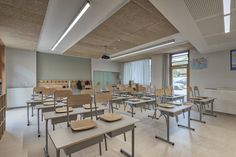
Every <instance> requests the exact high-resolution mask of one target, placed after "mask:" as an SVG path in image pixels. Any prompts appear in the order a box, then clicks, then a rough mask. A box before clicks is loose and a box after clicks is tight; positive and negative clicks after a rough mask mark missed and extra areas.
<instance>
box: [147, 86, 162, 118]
mask: <svg viewBox="0 0 236 157" xmlns="http://www.w3.org/2000/svg"><path fill="white" fill-rule="evenodd" d="M155 95H156V97H155V99H156V103H155V106H154V107H153V108H154V113H153V116H149V117H151V118H152V119H154V118H155V119H159V118H157V106H158V103H157V98H159V99H160V102H161V103H162V98H163V96H164V95H165V90H164V89H156V91H155ZM160 116H161V115H160Z"/></svg>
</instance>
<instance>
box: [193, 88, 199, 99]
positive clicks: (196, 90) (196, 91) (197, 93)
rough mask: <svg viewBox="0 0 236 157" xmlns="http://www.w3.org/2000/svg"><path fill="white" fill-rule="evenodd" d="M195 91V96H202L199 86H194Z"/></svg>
mask: <svg viewBox="0 0 236 157" xmlns="http://www.w3.org/2000/svg"><path fill="white" fill-rule="evenodd" d="M193 92H194V96H195V97H196V96H200V92H199V89H198V86H194V87H193Z"/></svg>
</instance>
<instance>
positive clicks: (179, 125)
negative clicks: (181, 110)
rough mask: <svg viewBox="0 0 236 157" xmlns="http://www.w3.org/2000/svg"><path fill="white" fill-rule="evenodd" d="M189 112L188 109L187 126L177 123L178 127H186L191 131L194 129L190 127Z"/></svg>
mask: <svg viewBox="0 0 236 157" xmlns="http://www.w3.org/2000/svg"><path fill="white" fill-rule="evenodd" d="M190 114H191V110H188V126H185V125H181V124H178V127H182V128H187V129H190V130H192V131H195V129H194V128H191V124H190V119H191V118H190V117H191V115H190Z"/></svg>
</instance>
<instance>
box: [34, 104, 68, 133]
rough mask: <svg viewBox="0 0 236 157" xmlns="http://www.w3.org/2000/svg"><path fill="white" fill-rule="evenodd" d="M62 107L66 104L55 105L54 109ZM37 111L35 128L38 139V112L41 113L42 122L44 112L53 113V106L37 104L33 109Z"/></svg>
mask: <svg viewBox="0 0 236 157" xmlns="http://www.w3.org/2000/svg"><path fill="white" fill-rule="evenodd" d="M63 106H66V104H64V103H58V104H57V105H56V107H63ZM35 108H36V109H37V126H38V137H40V120H39V119H40V116H39V113H40V110H41V112H42V121H43V113H44V112H50V111H53V112H54V105H43V104H39V105H37V106H36V107H35ZM53 127H54V125H53Z"/></svg>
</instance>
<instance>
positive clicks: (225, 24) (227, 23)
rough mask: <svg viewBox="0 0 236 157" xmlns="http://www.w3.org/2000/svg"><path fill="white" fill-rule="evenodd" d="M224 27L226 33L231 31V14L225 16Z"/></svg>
mask: <svg viewBox="0 0 236 157" xmlns="http://www.w3.org/2000/svg"><path fill="white" fill-rule="evenodd" d="M224 28H225V33H229V32H230V15H226V16H224Z"/></svg>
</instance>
